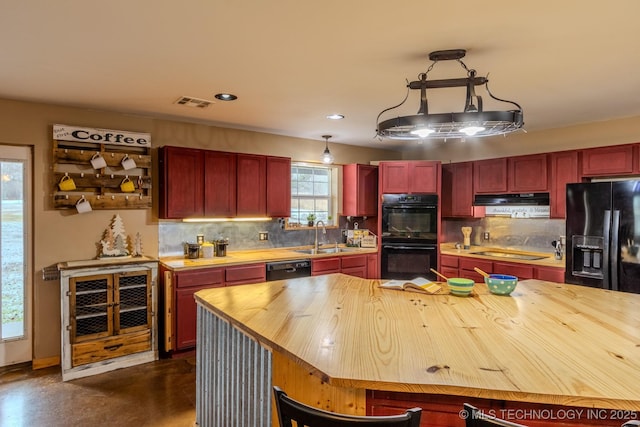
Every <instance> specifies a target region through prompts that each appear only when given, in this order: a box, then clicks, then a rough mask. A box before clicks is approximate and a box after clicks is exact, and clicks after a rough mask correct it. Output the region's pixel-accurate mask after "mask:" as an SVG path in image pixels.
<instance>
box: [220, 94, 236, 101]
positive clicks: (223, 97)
mask: <svg viewBox="0 0 640 427" xmlns="http://www.w3.org/2000/svg"><path fill="white" fill-rule="evenodd" d="M215 98H216V99H219V100H220V101H235V100H236V99H238V97H237V96H235V95H234V94H232V93H216V95H215Z"/></svg>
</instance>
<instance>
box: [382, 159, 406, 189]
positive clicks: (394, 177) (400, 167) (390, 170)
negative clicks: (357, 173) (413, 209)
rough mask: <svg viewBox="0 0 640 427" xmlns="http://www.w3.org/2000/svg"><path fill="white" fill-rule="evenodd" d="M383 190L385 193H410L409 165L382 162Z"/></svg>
mask: <svg viewBox="0 0 640 427" xmlns="http://www.w3.org/2000/svg"><path fill="white" fill-rule="evenodd" d="M380 176H381V181H382V183H381V187H382V188H381V189H380V192H381V193H383V194H385V193H408V192H409V163H408V162H381V163H380Z"/></svg>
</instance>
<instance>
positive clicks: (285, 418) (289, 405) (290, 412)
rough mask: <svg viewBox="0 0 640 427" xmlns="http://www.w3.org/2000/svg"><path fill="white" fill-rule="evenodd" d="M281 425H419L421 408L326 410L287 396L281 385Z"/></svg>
mask: <svg viewBox="0 0 640 427" xmlns="http://www.w3.org/2000/svg"><path fill="white" fill-rule="evenodd" d="M273 395H274V397H275V400H276V409H277V410H278V419H279V420H280V427H292V424H291V422H292V421H295V422H296V424H297V425H298V426H300V427H302V426H306V427H354V426H355V427H419V426H420V415H422V409H421V408H413V409H409V410H407V412H405V413H404V414H402V415H390V416H375V417H374V416H369V417H364V416H356V415H343V414H336V413H334V412H328V411H324V410H322V409H318V408H314V407H312V406H308V405H305V404H304V403H301V402H298V401H297V400H294V399H292V398H290V397H289V396H287V394H286V393H285V392H284V391H282V390H281V389H280V388H279V387H277V386H274V387H273Z"/></svg>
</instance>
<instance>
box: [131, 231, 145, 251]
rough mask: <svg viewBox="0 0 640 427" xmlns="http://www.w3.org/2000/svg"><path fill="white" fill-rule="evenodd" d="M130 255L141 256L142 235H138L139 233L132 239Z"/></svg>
mask: <svg viewBox="0 0 640 427" xmlns="http://www.w3.org/2000/svg"><path fill="white" fill-rule="evenodd" d="M131 255H133V256H142V236H140V233H136V237H135V239H134V240H133V249H132V250H131Z"/></svg>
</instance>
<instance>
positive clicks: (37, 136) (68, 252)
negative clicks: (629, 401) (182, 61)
mask: <svg viewBox="0 0 640 427" xmlns="http://www.w3.org/2000/svg"><path fill="white" fill-rule="evenodd" d="M56 123H60V124H67V125H74V126H86V127H96V128H106V129H114V130H127V131H132V132H148V133H151V141H152V146H153V147H159V146H162V145H178V146H189V147H200V148H207V149H215V150H222V151H237V152H245V153H256V154H273V155H279V156H286V157H291V158H293V159H294V160H301V161H302V160H308V161H314V160H317V159H319V158H320V155H321V154H322V151H323V150H324V141H310V140H301V139H296V138H287V137H281V136H276V135H268V134H261V133H256V132H246V131H238V130H232V129H223V128H215V127H210V126H204V125H195V124H187V123H179V122H172V121H167V120H154V119H150V118H145V117H141V116H133V115H126V114H119V113H113V112H103V111H96V110H87V109H80V108H69V107H62V106H54V105H47V104H37V103H27V102H18V101H10V100H2V99H0V144H8V145H27V146H31V147H33V153H34V159H33V170H34V179H33V207H34V218H33V220H34V221H33V222H34V227H33V228H34V230H33V245H34V252H33V268H34V270H33V277H34V283H33V288H34V300H33V310H34V314H35V316H34V335H33V336H34V341H33V342H34V349H33V357H34V359H36V360H44V359H49V358H55V357H57V356H59V355H60V287H59V284H58V282H54V281H43V280H42V269H43V268H44V267H46V266H50V265H53V264H56V263H58V262H62V261H69V260H80V259H90V258H94V257H95V256H96V255H97V247H96V243H97V242H98V241H99V240H100V239H101V238H102V236H103V233H104V230H105V229H106V228H107V227H108V226H109V224H110V222H111V219H112V218H113V216H114V215H115V214H116V213H119V214H120V216H121V217H122V218H123V220H124V224H125V227H126V231H127V233H128V234H135V233H136V232H140V234H141V236H142V244H143V250H144V252H145V254H147V255H149V256H157V255H158V219H157V212H158V207H157V200H158V198H157V195H158V185H157V177H158V171H157V169H155V168H154V169H153V170H152V174H153V179H154V190H153V195H154V207H153V209H151V210H149V209H146V210H145V209H143V210H121V211H115V210H94V211H93V212H91V213H90V214H87V215H78V214H76V213H75V211H70V210H56V209H53V208H52V204H51V200H52V190H53V189H54V188H53V184H52V182H51V179H52V178H51V167H52V125H53V124H56ZM330 147H331V151H332V152H333V153H334V155H335V157H336V159H339V160H340V162H341V163H352V162H364V163H366V162H368V161H369V160H379V159H394V158H399V157H400V154H399V153H396V152H392V151H385V150H377V149H368V148H359V147H353V146H345V145H338V144H330ZM153 155H154V158H156V152H155V150H154V153H153ZM156 164H157V162H156Z"/></svg>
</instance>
